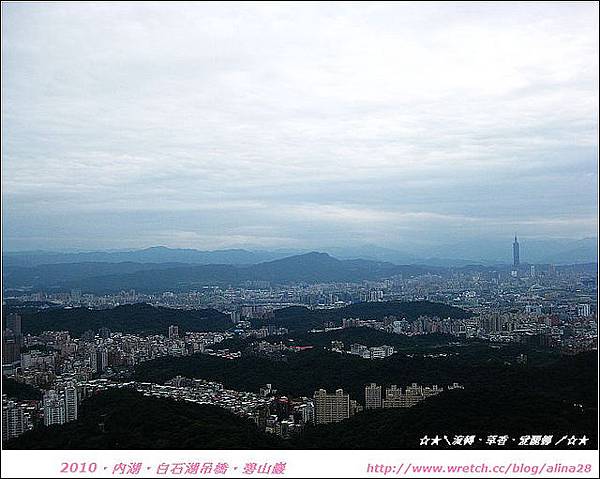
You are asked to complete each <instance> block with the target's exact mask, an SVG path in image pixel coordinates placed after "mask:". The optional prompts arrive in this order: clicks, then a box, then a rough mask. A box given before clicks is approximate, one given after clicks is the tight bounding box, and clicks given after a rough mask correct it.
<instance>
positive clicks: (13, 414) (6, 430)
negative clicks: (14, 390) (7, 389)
mask: <svg viewBox="0 0 600 479" xmlns="http://www.w3.org/2000/svg"><path fill="white" fill-rule="evenodd" d="M28 429H29V423H28V421H27V417H26V415H25V411H24V409H23V407H21V406H20V405H19V404H17V403H16V402H15V401H12V400H7V399H6V396H3V397H2V441H8V440H9V439H12V438H13V437H17V436H20V435H21V434H23V433H24V432H25V431H27V430H28Z"/></svg>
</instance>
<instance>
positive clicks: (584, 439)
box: [579, 434, 590, 446]
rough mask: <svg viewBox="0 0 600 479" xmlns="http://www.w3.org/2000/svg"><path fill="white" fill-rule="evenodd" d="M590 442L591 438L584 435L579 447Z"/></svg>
mask: <svg viewBox="0 0 600 479" xmlns="http://www.w3.org/2000/svg"><path fill="white" fill-rule="evenodd" d="M589 440H590V438H589V437H587V436H586V435H585V434H584V435H583V437H582V438H581V439H580V440H579V445H580V446H585V445H586V444H587V442H588V441H589Z"/></svg>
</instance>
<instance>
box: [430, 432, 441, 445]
mask: <svg viewBox="0 0 600 479" xmlns="http://www.w3.org/2000/svg"><path fill="white" fill-rule="evenodd" d="M441 440H442V438H441V437H440V436H438V435H437V434H436V435H435V437H434V438H432V439H431V445H432V446H439V445H440V441H441Z"/></svg>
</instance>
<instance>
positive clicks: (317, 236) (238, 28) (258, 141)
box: [2, 2, 598, 249]
mask: <svg viewBox="0 0 600 479" xmlns="http://www.w3.org/2000/svg"><path fill="white" fill-rule="evenodd" d="M597 121H598V6H597V4H596V3H592V2H590V3H578V4H526V3H518V4H515V3H512V4H509V5H503V4H489V3H486V4H481V5H473V4H470V3H465V4H422V3H414V4H371V3H369V4H357V3H352V4H338V3H335V4H325V3H321V4H308V5H305V4H271V3H261V4H256V5H255V4H249V3H244V4H205V3H198V4H188V3H186V4H176V3H164V4H161V3H152V4H137V3H136V4H133V3H132V4H111V3H102V4H96V5H93V4H37V3H36V4H26V3H21V4H3V5H2V201H3V241H4V247H5V248H6V249H31V248H41V249H57V248H59V249H60V248H62V249H66V248H103V247H106V248H118V247H138V246H149V245H154V244H166V245H169V246H185V247H198V248H221V247H230V246H240V245H249V246H262V247H305V248H320V247H326V246H330V245H352V244H363V243H377V244H381V245H385V246H397V247H398V246H402V245H403V244H404V243H412V242H427V243H435V242H440V241H447V240H455V239H459V238H465V237H468V238H471V237H473V238H475V237H481V238H486V237H497V236H502V235H511V234H512V233H513V232H515V231H518V232H519V234H520V235H522V236H525V237H527V236H529V237H574V238H577V237H584V236H594V235H595V233H596V229H597V192H596V187H597V178H598V167H597V149H598V144H597V131H598V123H597Z"/></svg>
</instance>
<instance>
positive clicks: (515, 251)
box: [513, 235, 521, 268]
mask: <svg viewBox="0 0 600 479" xmlns="http://www.w3.org/2000/svg"><path fill="white" fill-rule="evenodd" d="M519 264H521V261H520V259H519V242H518V241H517V235H515V242H514V243H513V266H514V267H515V268H516V267H518V266H519Z"/></svg>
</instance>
